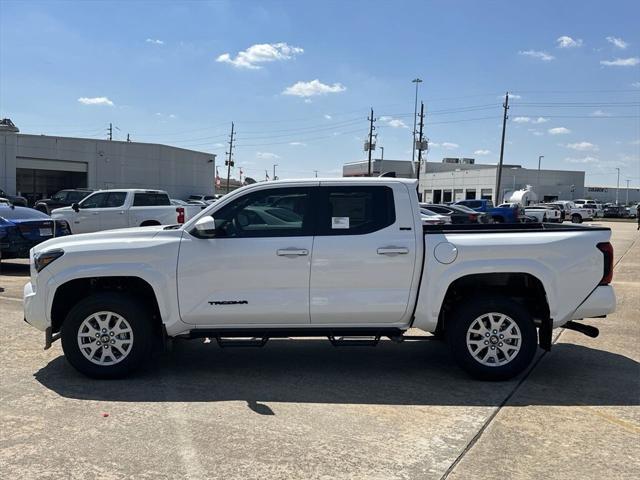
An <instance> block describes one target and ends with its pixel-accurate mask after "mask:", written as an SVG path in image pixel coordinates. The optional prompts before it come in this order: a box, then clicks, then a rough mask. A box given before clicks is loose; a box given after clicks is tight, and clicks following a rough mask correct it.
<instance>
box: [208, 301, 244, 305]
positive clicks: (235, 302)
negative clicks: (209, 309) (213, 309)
mask: <svg viewBox="0 0 640 480" xmlns="http://www.w3.org/2000/svg"><path fill="white" fill-rule="evenodd" d="M209 305H249V302H248V301H246V300H216V301H212V302H209Z"/></svg>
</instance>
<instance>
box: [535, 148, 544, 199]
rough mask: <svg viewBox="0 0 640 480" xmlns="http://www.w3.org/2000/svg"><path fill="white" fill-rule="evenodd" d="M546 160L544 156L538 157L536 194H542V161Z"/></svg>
mask: <svg viewBox="0 0 640 480" xmlns="http://www.w3.org/2000/svg"><path fill="white" fill-rule="evenodd" d="M543 158H544V155H540V156H538V184H537V185H536V190H537V192H536V194H539V193H540V164H541V163H542V159H543Z"/></svg>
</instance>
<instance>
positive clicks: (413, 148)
mask: <svg viewBox="0 0 640 480" xmlns="http://www.w3.org/2000/svg"><path fill="white" fill-rule="evenodd" d="M411 83H415V84H416V98H415V100H414V102H413V133H412V137H411V165H412V168H413V165H414V164H415V161H416V117H417V116H418V85H420V84H421V83H422V80H421V79H419V78H414V79H413V80H411Z"/></svg>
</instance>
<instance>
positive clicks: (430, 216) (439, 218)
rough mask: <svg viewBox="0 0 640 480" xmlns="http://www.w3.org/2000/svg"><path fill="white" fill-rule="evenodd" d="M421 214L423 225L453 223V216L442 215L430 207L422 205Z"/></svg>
mask: <svg viewBox="0 0 640 480" xmlns="http://www.w3.org/2000/svg"><path fill="white" fill-rule="evenodd" d="M420 216H421V217H422V225H446V224H447V223H451V217H448V216H447V215H441V214H439V213H436V212H434V211H433V210H430V209H428V208H424V207H422V205H421V206H420Z"/></svg>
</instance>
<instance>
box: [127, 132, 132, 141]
mask: <svg viewBox="0 0 640 480" xmlns="http://www.w3.org/2000/svg"><path fill="white" fill-rule="evenodd" d="M127 142H131V137H130V136H129V134H128V133H127Z"/></svg>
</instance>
